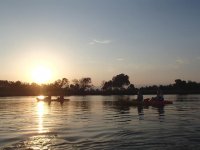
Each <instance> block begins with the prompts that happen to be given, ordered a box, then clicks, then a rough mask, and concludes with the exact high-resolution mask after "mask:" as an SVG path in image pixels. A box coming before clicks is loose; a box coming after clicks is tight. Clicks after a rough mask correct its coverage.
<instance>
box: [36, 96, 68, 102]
mask: <svg viewBox="0 0 200 150" xmlns="http://www.w3.org/2000/svg"><path fill="white" fill-rule="evenodd" d="M36 99H37V101H38V102H40V101H43V102H49V103H50V102H61V103H63V102H65V101H69V99H61V98H56V99H51V98H49V97H45V98H42V99H41V98H38V97H37V98H36Z"/></svg>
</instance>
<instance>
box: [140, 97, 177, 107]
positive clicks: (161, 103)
mask: <svg viewBox="0 0 200 150" xmlns="http://www.w3.org/2000/svg"><path fill="white" fill-rule="evenodd" d="M143 103H144V104H145V105H150V106H164V105H167V104H173V102H172V101H168V100H157V99H155V98H152V99H149V98H148V99H144V102H143Z"/></svg>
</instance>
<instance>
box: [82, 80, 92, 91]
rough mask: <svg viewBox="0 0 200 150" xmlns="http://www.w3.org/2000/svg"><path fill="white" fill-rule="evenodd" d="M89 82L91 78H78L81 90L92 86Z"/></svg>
mask: <svg viewBox="0 0 200 150" xmlns="http://www.w3.org/2000/svg"><path fill="white" fill-rule="evenodd" d="M91 83H92V80H91V78H90V77H86V78H82V79H80V80H79V85H80V88H81V90H83V91H85V90H86V89H87V88H90V87H92V85H91Z"/></svg>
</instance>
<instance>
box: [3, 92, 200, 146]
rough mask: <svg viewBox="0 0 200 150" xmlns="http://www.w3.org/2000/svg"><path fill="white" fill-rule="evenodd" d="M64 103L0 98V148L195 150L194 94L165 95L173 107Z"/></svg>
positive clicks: (82, 100) (199, 112)
mask: <svg viewBox="0 0 200 150" xmlns="http://www.w3.org/2000/svg"><path fill="white" fill-rule="evenodd" d="M146 97H150V96H146ZM69 98H70V101H69V102H64V103H63V104H62V105H61V104H60V103H58V102H52V103H51V104H50V105H49V104H48V103H44V102H36V100H35V97H3V98H0V149H3V150H13V149H18V150H24V149H29V150H31V149H33V150H39V149H52V150H54V149H55V150H62V149H63V150H65V149H75V150H76V149H105V150H107V149H164V150H168V149H169V150H171V149H200V109H199V108H200V107H199V105H200V95H185V96H177V95H166V96H165V99H167V100H171V101H173V102H174V104H173V105H167V106H165V107H163V108H162V107H161V108H155V107H151V106H150V107H146V108H143V107H134V106H119V105H116V103H115V101H117V100H119V99H128V98H129V99H133V98H135V97H134V96H85V97H82V96H79V97H78V96H73V97H69Z"/></svg>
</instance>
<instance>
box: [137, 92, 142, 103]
mask: <svg viewBox="0 0 200 150" xmlns="http://www.w3.org/2000/svg"><path fill="white" fill-rule="evenodd" d="M137 101H138V102H143V95H142V92H141V90H139V91H138V94H137Z"/></svg>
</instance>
